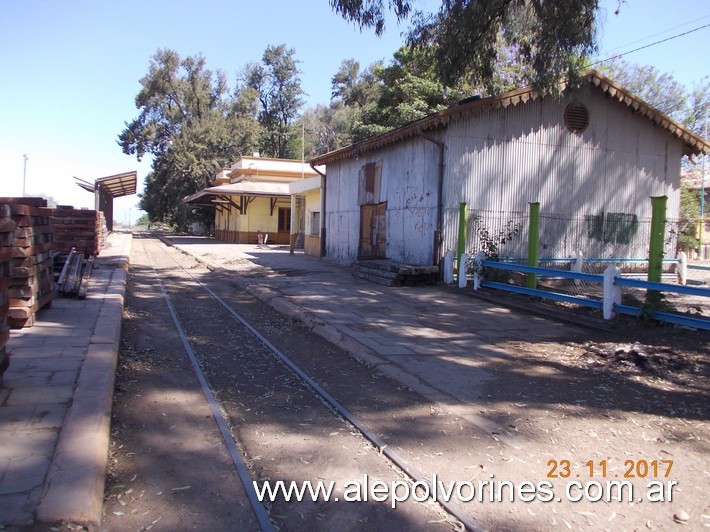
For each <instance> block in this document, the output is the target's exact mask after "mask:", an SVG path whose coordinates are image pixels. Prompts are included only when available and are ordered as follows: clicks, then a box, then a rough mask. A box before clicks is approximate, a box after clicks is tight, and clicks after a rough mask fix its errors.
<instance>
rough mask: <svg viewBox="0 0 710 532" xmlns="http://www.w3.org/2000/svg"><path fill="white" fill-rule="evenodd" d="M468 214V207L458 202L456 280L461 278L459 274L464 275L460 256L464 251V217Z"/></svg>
mask: <svg viewBox="0 0 710 532" xmlns="http://www.w3.org/2000/svg"><path fill="white" fill-rule="evenodd" d="M467 215H468V208H467V206H466V204H465V203H459V242H458V247H457V249H456V261H457V263H458V277H457V279H456V280H458V279H460V278H461V274H462V273H463V275H466V271H465V270H466V266H465V265H464V264H461V257H462V256H463V254H464V253H465V252H466V217H467Z"/></svg>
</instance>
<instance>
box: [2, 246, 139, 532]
mask: <svg viewBox="0 0 710 532" xmlns="http://www.w3.org/2000/svg"><path fill="white" fill-rule="evenodd" d="M131 242H132V236H131V235H130V234H128V233H112V234H111V235H109V238H108V247H107V248H106V249H104V250H102V252H101V254H100V256H99V257H98V258H97V260H96V262H95V265H94V269H93V270H92V273H91V280H90V285H89V291H88V295H87V297H86V298H85V299H83V300H79V299H68V298H61V297H57V298H56V299H55V300H54V301H53V303H52V305H51V307H50V308H45V309H43V310H41V311H39V312H38V314H37V321H36V323H35V325H34V326H32V327H28V328H25V329H19V330H12V331H11V333H10V341H9V343H8V351H9V352H10V353H11V354H10V367H9V368H8V370H7V371H6V372H5V374H4V375H3V383H2V386H0V525H2V526H3V527H5V528H11V527H23V526H30V525H33V524H34V525H36V524H38V523H46V524H49V523H55V522H59V521H67V522H75V523H81V524H85V525H88V526H90V527H91V526H97V525H98V524H99V522H100V520H101V510H102V504H103V491H104V479H105V476H106V459H107V451H108V441H109V426H110V413H111V403H112V399H113V383H114V375H115V370H116V359H117V355H118V348H119V340H120V334H121V317H122V312H123V296H124V292H125V289H126V278H127V270H128V258H129V256H130V249H131Z"/></svg>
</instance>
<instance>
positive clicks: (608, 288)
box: [602, 265, 621, 320]
mask: <svg viewBox="0 0 710 532" xmlns="http://www.w3.org/2000/svg"><path fill="white" fill-rule="evenodd" d="M620 276H621V270H620V269H619V267H618V266H614V265H611V266H609V267H607V269H606V270H604V303H603V307H602V308H603V312H604V319H605V320H610V319H612V318H613V317H614V316H615V314H616V313H615V312H614V305H620V304H621V287H619V286H617V285H615V284H614V279H615V278H616V277H620Z"/></svg>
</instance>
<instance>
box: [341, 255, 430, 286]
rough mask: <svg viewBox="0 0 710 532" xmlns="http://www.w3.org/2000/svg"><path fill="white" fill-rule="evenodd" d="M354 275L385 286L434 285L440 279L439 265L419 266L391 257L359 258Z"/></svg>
mask: <svg viewBox="0 0 710 532" xmlns="http://www.w3.org/2000/svg"><path fill="white" fill-rule="evenodd" d="M352 274H353V277H359V278H360V279H365V280H367V281H371V282H373V283H377V284H381V285H383V286H419V285H434V284H436V282H437V280H438V274H439V268H438V267H437V266H417V265H413V264H404V263H401V262H395V261H393V260H389V259H371V260H357V261H355V263H354V264H353V267H352Z"/></svg>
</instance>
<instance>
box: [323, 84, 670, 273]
mask: <svg viewBox="0 0 710 532" xmlns="http://www.w3.org/2000/svg"><path fill="white" fill-rule="evenodd" d="M573 100H574V101H578V102H582V103H584V105H586V107H587V108H588V110H589V117H590V118H589V126H588V128H587V129H586V130H585V131H584V132H583V133H580V134H575V133H572V132H570V131H569V130H568V129H567V128H566V127H565V125H564V109H565V106H566V105H567V104H568V103H570V102H572V101H573ZM438 138H439V139H440V140H443V141H444V142H445V144H446V151H445V155H446V157H445V177H444V193H443V203H444V210H443V223H444V225H443V237H444V246H443V251H446V250H447V249H456V239H457V231H458V212H459V211H458V209H459V203H460V202H466V203H467V204H468V206H469V209H480V210H486V211H497V212H502V213H516V212H522V213H527V211H528V204H529V203H530V202H540V207H541V212H542V213H543V214H544V215H548V217H549V215H550V214H563V215H565V216H566V217H578V218H579V219H581V220H582V224H581V225H580V224H578V225H577V227H572V226H571V225H570V224H566V225H565V224H563V223H561V222H560V221H559V220H556V221H552V222H550V224H551V225H550V226H545V225H544V224H543V229H542V232H543V234H542V238H541V240H542V244H543V246H544V247H543V248H542V251H541V254H543V255H546V256H555V255H557V256H569V254H570V250H574V248H576V247H579V246H581V245H582V244H583V242H585V241H588V235H586V234H582V233H585V231H587V230H586V229H584V217H585V216H599V215H601V214H602V213H616V214H618V215H629V216H636V217H637V218H638V219H639V220H646V219H647V218H650V215H651V202H650V199H649V197H650V196H661V195H666V196H668V198H669V201H668V211H667V216H668V218H669V219H673V218H677V217H678V212H679V201H680V194H679V186H680V159H681V155H682V151H681V143H680V141H677V140H675V139H673V138H672V137H671V136H670V135H669V133H668V132H667V131H666V130H665V129H663V128H661V127H655V126H654V125H653V124H652V123H651V122H650V121H649V120H648V119H647V118H643V117H641V116H638V115H636V114H634V113H633V111H632V110H631V109H630V108H628V107H626V106H625V105H623V104H621V103H619V102H618V101H617V100H612V99H609V98H607V97H606V96H605V95H604V94H603V93H602V92H601V91H599V90H596V89H593V88H591V87H589V86H586V87H584V88H583V89H580V90H579V91H578V92H577V93H575V94H574V95H567V96H565V97H564V98H560V99H555V98H552V97H547V98H544V99H538V100H534V101H529V102H527V103H520V104H518V105H517V106H510V107H508V108H507V109H499V110H493V111H487V112H484V113H482V114H479V115H478V116H463V117H460V118H458V119H454V120H453V121H452V123H451V124H450V125H449V127H448V129H447V130H446V131H442V132H439V134H438ZM438 150H439V148H438V146H437V145H436V144H434V143H432V142H430V141H428V140H426V139H424V138H422V137H418V138H415V139H411V140H408V141H404V142H402V143H399V144H397V145H394V146H392V147H388V148H385V149H382V150H380V151H378V152H374V153H368V154H366V155H364V156H362V157H360V158H359V159H348V160H344V161H340V162H338V163H333V164H329V165H328V168H327V176H328V178H327V179H328V183H327V199H326V209H327V214H326V231H327V233H326V246H327V255H328V256H329V257H330V258H333V259H336V260H340V261H343V262H351V261H353V260H355V258H356V257H357V253H358V243H359V242H358V241H359V233H360V207H359V205H358V176H359V173H360V169H361V168H362V166H363V165H365V164H366V163H369V162H380V161H381V162H382V180H381V187H382V189H381V192H380V197H379V200H380V201H387V202H388V204H387V257H388V258H390V259H393V260H398V261H403V262H409V263H413V264H430V263H431V260H432V252H433V248H432V246H433V239H434V231H435V228H436V214H437V213H436V208H437V179H438V171H439V169H438V162H439V159H438V157H439V151H438ZM510 216H512V217H518V215H517V214H514V215H510ZM501 223H502V224H505V220H502V222H501ZM554 225H557V226H559V227H561V228H559V229H555V228H554ZM580 227H581V229H580ZM526 232H527V227H525V228H524V229H523V230H522V231H521V234H522V235H525V233H526ZM587 232H588V231H587ZM585 239H587V240H585ZM645 246H646V242H641V243H640V244H638V243H634V245H633V246H631V247H630V246H628V245H624V246H617V247H615V248H607V249H606V252H607V253H606V256H608V255H609V254H623V253H631V254H643V248H644V247H645ZM516 253H517V252H516ZM599 254H600V256H602V255H604V254H605V253H602V251H599Z"/></svg>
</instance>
